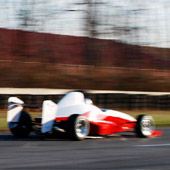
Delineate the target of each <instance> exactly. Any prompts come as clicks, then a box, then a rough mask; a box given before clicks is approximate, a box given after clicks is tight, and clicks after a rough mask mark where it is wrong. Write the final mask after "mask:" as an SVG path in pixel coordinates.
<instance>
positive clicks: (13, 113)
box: [7, 97, 24, 128]
mask: <svg viewBox="0 0 170 170" xmlns="http://www.w3.org/2000/svg"><path fill="white" fill-rule="evenodd" d="M23 105H24V102H23V101H22V100H20V99H19V98H17V97H10V98H9V99H8V112H7V122H8V126H9V128H11V127H10V123H11V122H12V123H17V122H19V119H20V116H21V112H22V110H23Z"/></svg>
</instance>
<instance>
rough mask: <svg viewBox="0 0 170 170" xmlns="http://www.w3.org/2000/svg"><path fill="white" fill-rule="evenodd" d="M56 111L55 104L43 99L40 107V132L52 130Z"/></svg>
mask: <svg viewBox="0 0 170 170" xmlns="http://www.w3.org/2000/svg"><path fill="white" fill-rule="evenodd" d="M56 113H57V104H55V103H54V102H52V101H50V100H45V101H44V102H43V109H42V121H41V124H42V126H41V133H47V132H50V131H52V129H53V124H54V119H55V117H56Z"/></svg>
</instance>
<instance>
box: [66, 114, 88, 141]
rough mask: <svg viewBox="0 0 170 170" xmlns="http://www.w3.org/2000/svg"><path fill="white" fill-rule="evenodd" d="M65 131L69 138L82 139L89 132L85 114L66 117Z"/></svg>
mask: <svg viewBox="0 0 170 170" xmlns="http://www.w3.org/2000/svg"><path fill="white" fill-rule="evenodd" d="M66 131H67V132H68V134H69V136H70V137H71V139H74V140H83V139H85V138H86V136H88V134H89V131H90V123H89V121H88V120H87V118H86V117H85V116H82V115H78V114H75V115H72V116H70V118H69V119H68V122H67V130H66Z"/></svg>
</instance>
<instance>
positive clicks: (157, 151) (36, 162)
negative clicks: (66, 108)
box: [0, 128, 170, 170]
mask: <svg viewBox="0 0 170 170" xmlns="http://www.w3.org/2000/svg"><path fill="white" fill-rule="evenodd" d="M161 130H163V132H164V135H163V136H161V137H156V138H145V139H140V138H137V137H136V136H135V135H134V134H124V135H123V136H122V135H121V136H119V135H118V136H113V137H108V138H103V139H86V140H84V141H70V140H68V139H64V138H45V139H44V138H42V137H40V136H36V135H31V136H30V137H29V138H26V139H22V138H15V137H14V136H12V135H11V134H7V133H1V134H0V169H5V168H10V169H116V170H117V169H129V170H131V169H135V170H136V169H142V170H143V169H147V170H148V169H154V170H155V169H159V170H160V169H167V170H169V169H170V128H162V129H161Z"/></svg>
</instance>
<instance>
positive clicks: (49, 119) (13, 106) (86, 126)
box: [7, 92, 161, 140]
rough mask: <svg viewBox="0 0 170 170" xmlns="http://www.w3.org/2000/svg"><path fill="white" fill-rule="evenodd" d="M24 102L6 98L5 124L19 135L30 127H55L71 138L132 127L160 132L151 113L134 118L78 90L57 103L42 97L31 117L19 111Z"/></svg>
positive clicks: (39, 129) (149, 132)
mask: <svg viewBox="0 0 170 170" xmlns="http://www.w3.org/2000/svg"><path fill="white" fill-rule="evenodd" d="M24 106H25V104H24V102H23V101H22V100H20V99H19V98H17V97H10V98H9V99H8V113H7V122H8V127H9V129H10V131H11V132H12V134H14V135H15V136H19V137H25V136H28V135H29V133H30V132H33V131H36V132H39V133H41V134H48V133H52V132H54V131H59V132H62V133H65V134H67V135H68V137H70V138H71V139H74V140H83V139H85V138H86V137H87V136H90V135H91V136H94V135H95V136H96V135H99V136H105V135H111V134H115V133H120V132H127V131H133V132H135V133H136V134H137V136H139V137H151V136H158V135H161V131H157V130H155V127H154V120H153V118H152V117H151V116H149V115H139V116H138V118H137V119H135V118H133V117H132V116H130V115H128V114H125V113H122V112H118V111H115V110H109V109H100V108H98V107H97V106H95V105H93V102H92V100H90V99H88V98H85V97H84V94H83V93H82V92H69V93H67V94H66V95H65V96H64V97H63V98H62V99H61V100H60V101H59V102H58V103H57V104H56V103H54V102H53V101H51V100H45V101H44V102H43V104H42V116H40V117H36V118H35V119H34V120H33V121H32V118H31V116H30V114H29V113H27V112H25V111H23V108H24Z"/></svg>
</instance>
